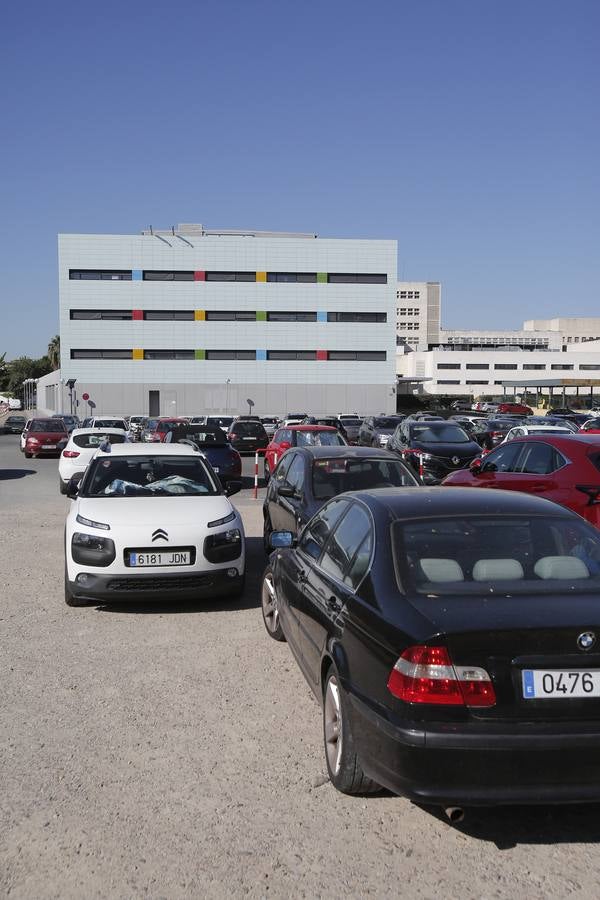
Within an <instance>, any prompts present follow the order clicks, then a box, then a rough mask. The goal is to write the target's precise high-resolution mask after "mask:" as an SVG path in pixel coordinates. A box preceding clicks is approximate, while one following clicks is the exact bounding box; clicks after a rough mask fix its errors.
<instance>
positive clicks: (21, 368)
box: [6, 356, 52, 399]
mask: <svg viewBox="0 0 600 900" xmlns="http://www.w3.org/2000/svg"><path fill="white" fill-rule="evenodd" d="M6 368H7V370H8V378H7V382H6V390H7V391H8V392H9V393H13V394H14V395H15V396H16V397H20V398H21V399H22V398H23V382H24V381H25V380H26V379H27V378H41V377H42V375H47V374H48V372H51V371H52V366H51V365H50V360H49V359H48V357H47V356H42V357H40V359H31V357H29V356H19V357H18V359H12V360H11V361H10V362H9V363H6Z"/></svg>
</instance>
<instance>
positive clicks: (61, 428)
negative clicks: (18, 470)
mask: <svg viewBox="0 0 600 900" xmlns="http://www.w3.org/2000/svg"><path fill="white" fill-rule="evenodd" d="M68 440H69V432H68V431H67V427H66V425H65V423H64V422H63V420H62V419H30V420H29V422H28V423H27V425H26V426H25V430H24V431H23V433H22V434H21V450H22V451H23V453H24V454H25V457H26V459H31V457H32V456H60V454H61V451H62V449H63V448H64V447H65V445H66V443H67V441H68Z"/></svg>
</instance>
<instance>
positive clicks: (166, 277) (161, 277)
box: [143, 271, 194, 281]
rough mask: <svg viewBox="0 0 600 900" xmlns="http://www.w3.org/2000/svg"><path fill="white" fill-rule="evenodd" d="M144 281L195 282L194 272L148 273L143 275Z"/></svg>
mask: <svg viewBox="0 0 600 900" xmlns="http://www.w3.org/2000/svg"><path fill="white" fill-rule="evenodd" d="M143 279H144V281H193V280H194V273H193V272H162V271H160V272H146V271H144V274H143Z"/></svg>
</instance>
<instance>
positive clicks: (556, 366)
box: [437, 363, 600, 372]
mask: <svg viewBox="0 0 600 900" xmlns="http://www.w3.org/2000/svg"><path fill="white" fill-rule="evenodd" d="M437 367H438V369H460V368H461V364H460V363H438V364H437ZM465 368H467V369H489V368H490V365H489V363H466V366H465ZM518 368H519V367H518V365H517V363H495V365H494V369H503V370H508V369H510V370H511V371H514V370H515V369H518ZM574 368H575V367H574V366H573V365H572V364H565V363H552V364H551V365H550V369H551V370H554V371H563V372H564V371H572V370H573V369H574ZM579 368H580V369H583V370H584V371H585V370H587V371H592V370H594V369H600V366H592V365H589V366H587V365H580V366H579ZM523 369H524V370H531V369H538V370H540V369H541V370H545V369H546V366H545V365H543V364H539V365H537V364H531V365H528V364H527V363H525V364H524V365H523Z"/></svg>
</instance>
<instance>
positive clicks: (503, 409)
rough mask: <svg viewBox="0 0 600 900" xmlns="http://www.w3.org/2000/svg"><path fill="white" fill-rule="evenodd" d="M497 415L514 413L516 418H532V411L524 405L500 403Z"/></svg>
mask: <svg viewBox="0 0 600 900" xmlns="http://www.w3.org/2000/svg"><path fill="white" fill-rule="evenodd" d="M496 412H497V413H514V414H515V415H516V416H532V415H533V410H532V408H531V407H530V406H525V404H524V403H500V404H499V405H498V409H497V410H496Z"/></svg>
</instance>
